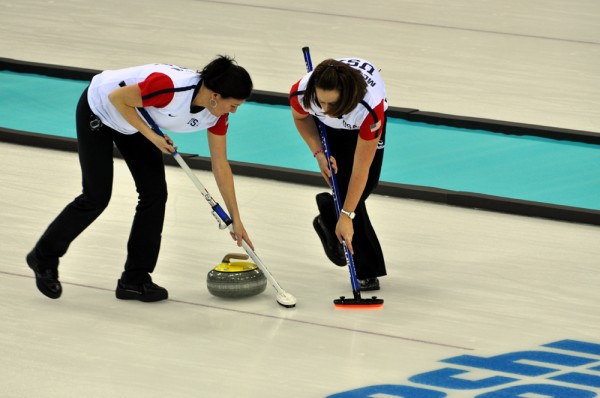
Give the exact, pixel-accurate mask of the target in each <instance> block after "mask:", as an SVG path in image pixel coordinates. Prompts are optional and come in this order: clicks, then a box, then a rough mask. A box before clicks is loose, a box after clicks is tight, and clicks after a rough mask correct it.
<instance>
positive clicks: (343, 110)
mask: <svg viewBox="0 0 600 398" xmlns="http://www.w3.org/2000/svg"><path fill="white" fill-rule="evenodd" d="M317 88H319V89H321V90H328V91H329V90H336V91H338V92H339V93H340V99H339V100H338V101H337V102H336V103H335V104H332V105H331V107H330V109H329V110H328V113H329V114H331V115H332V116H334V117H339V116H342V115H345V114H347V113H350V112H351V111H352V110H353V109H354V108H356V106H357V105H358V103H359V102H360V101H361V100H362V99H363V98H364V96H365V94H366V93H367V83H366V82H365V79H364V78H363V76H362V74H361V73H360V72H359V71H357V70H356V69H354V68H352V67H350V66H348V65H346V64H345V63H343V62H340V61H336V60H334V59H326V60H325V61H323V62H321V63H320V64H319V65H317V67H316V68H315V69H314V71H313V73H312V75H311V76H310V78H309V79H308V83H307V84H306V90H305V91H304V98H303V100H302V104H303V105H304V107H305V108H307V109H308V108H310V105H311V103H315V104H317V105H318V106H319V107H320V106H321V105H320V104H319V100H318V99H317V92H316V89H317Z"/></svg>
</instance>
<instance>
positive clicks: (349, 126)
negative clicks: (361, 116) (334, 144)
mask: <svg viewBox="0 0 600 398" xmlns="http://www.w3.org/2000/svg"><path fill="white" fill-rule="evenodd" d="M342 123H343V124H344V128H345V129H348V130H356V129H358V126H357V125H356V124H350V123H348V122H346V121H345V120H344V119H342Z"/></svg>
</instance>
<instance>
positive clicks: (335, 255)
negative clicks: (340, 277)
mask: <svg viewBox="0 0 600 398" xmlns="http://www.w3.org/2000/svg"><path fill="white" fill-rule="evenodd" d="M313 227H314V228H315V231H317V235H319V239H321V243H322V244H323V249H324V250H325V254H326V255H327V258H328V259H329V260H330V261H331V262H332V263H334V264H335V265H337V266H338V267H343V266H345V265H346V254H345V253H344V247H343V246H342V244H341V243H340V242H339V241H338V240H337V237H336V236H335V234H332V233H330V232H329V231H327V230H326V229H325V226H324V225H323V224H322V223H321V217H320V216H316V217H315V219H314V220H313Z"/></svg>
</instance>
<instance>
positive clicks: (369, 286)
mask: <svg viewBox="0 0 600 398" xmlns="http://www.w3.org/2000/svg"><path fill="white" fill-rule="evenodd" d="M358 286H359V287H360V291H361V292H368V291H371V290H379V279H377V278H367V279H359V280H358Z"/></svg>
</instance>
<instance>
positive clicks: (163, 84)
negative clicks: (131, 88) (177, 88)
mask: <svg viewBox="0 0 600 398" xmlns="http://www.w3.org/2000/svg"><path fill="white" fill-rule="evenodd" d="M138 85H139V87H140V90H141V91H142V104H143V106H154V107H156V108H164V107H165V106H167V105H169V102H171V100H172V99H173V97H174V96H175V92H174V91H173V88H174V84H173V80H171V78H170V77H169V76H167V75H165V74H164V73H159V72H154V73H151V74H150V75H149V76H148V77H147V78H146V80H144V81H141V82H139V83H138Z"/></svg>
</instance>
